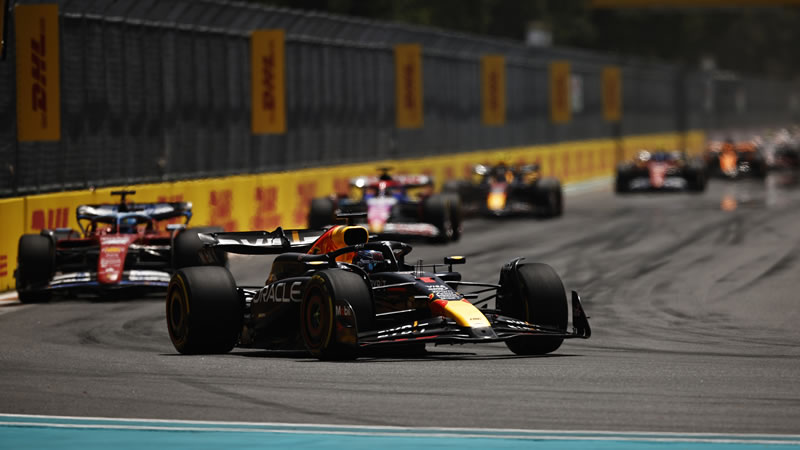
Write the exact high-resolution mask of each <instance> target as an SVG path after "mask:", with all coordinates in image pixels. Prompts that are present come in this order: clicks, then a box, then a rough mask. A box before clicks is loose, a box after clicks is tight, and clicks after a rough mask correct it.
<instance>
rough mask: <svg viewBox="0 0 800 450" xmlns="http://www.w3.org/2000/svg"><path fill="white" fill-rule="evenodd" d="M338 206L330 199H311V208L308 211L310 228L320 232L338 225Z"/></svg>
mask: <svg viewBox="0 0 800 450" xmlns="http://www.w3.org/2000/svg"><path fill="white" fill-rule="evenodd" d="M335 210H336V206H335V205H334V204H333V200H331V199H330V198H328V197H320V198H314V199H311V207H310V209H309V211H308V228H310V229H312V230H318V229H321V228H324V227H325V226H327V225H332V224H334V223H336V216H335Z"/></svg>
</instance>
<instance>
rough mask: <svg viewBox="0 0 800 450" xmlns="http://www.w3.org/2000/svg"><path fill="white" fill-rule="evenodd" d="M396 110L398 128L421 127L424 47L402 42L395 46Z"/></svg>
mask: <svg viewBox="0 0 800 450" xmlns="http://www.w3.org/2000/svg"><path fill="white" fill-rule="evenodd" d="M394 71H395V110H396V115H397V128H420V127H422V123H423V109H422V106H423V104H422V47H420V45H419V44H400V45H395V47H394Z"/></svg>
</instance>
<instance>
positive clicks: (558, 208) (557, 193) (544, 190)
mask: <svg viewBox="0 0 800 450" xmlns="http://www.w3.org/2000/svg"><path fill="white" fill-rule="evenodd" d="M536 197H537V198H536V203H537V204H538V205H540V206H542V207H543V208H544V215H545V217H559V216H561V215H562V214H563V213H564V193H563V190H562V189H561V182H560V181H558V179H557V178H552V177H548V178H542V179H541V180H539V182H538V183H537V185H536Z"/></svg>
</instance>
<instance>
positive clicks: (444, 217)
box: [422, 195, 460, 243]
mask: <svg viewBox="0 0 800 450" xmlns="http://www.w3.org/2000/svg"><path fill="white" fill-rule="evenodd" d="M450 204H451V201H450V197H449V196H445V195H432V196H430V197H428V198H426V199H425V201H424V202H423V204H422V216H423V220H424V221H425V222H427V223H430V224H433V226H435V227H436V228H437V229H438V230H439V236H438V237H437V238H436V241H437V242H440V243H447V242H449V241H451V240H456V239H457V237H455V236H460V234H459V233H457V232H456V231H455V228H454V226H453V219H452V217H451V211H452V209H451V206H450ZM459 212H460V209H459ZM459 219H460V218H459Z"/></svg>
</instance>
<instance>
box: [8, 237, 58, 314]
mask: <svg viewBox="0 0 800 450" xmlns="http://www.w3.org/2000/svg"><path fill="white" fill-rule="evenodd" d="M55 264H56V250H55V245H54V243H53V239H51V238H50V236H43V235H40V234H24V235H22V236H21V237H20V238H19V244H18V247H17V273H16V276H17V280H16V284H17V296H18V297H19V301H20V302H21V303H38V302H45V301H47V300H50V297H51V292H50V291H49V290H47V289H46V287H47V284H48V283H49V282H50V278H51V277H52V276H53V273H54V271H55Z"/></svg>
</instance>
